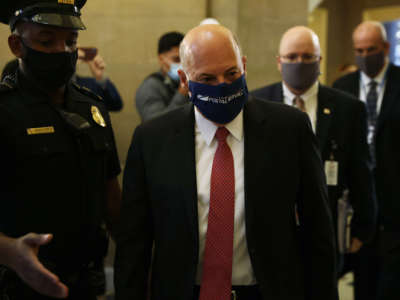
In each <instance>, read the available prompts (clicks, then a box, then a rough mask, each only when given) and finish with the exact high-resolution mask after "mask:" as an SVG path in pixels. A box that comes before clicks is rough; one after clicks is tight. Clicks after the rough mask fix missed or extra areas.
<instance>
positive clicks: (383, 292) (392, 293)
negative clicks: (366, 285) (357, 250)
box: [378, 232, 400, 300]
mask: <svg viewBox="0 0 400 300" xmlns="http://www.w3.org/2000/svg"><path fill="white" fill-rule="evenodd" d="M380 238H381V240H380V242H381V245H382V249H381V253H382V256H381V265H382V267H381V273H380V278H379V287H378V300H398V299H400V232H383V233H382V234H381V237H380Z"/></svg>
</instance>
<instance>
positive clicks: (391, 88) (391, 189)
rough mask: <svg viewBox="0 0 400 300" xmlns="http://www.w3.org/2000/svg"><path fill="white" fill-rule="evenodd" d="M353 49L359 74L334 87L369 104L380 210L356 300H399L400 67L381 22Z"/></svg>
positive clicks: (365, 28)
mask: <svg viewBox="0 0 400 300" xmlns="http://www.w3.org/2000/svg"><path fill="white" fill-rule="evenodd" d="M353 45H354V50H355V55H356V62H357V65H358V67H359V69H360V71H356V72H354V73H351V74H348V75H346V76H344V77H342V78H340V79H338V80H337V81H336V82H335V83H334V85H333V86H334V87H335V88H338V89H341V90H344V91H346V92H349V93H350V94H353V95H355V96H356V97H358V98H360V99H361V100H362V101H363V102H365V104H366V106H367V111H368V129H369V130H368V142H369V145H370V152H371V155H372V157H373V164H374V165H373V167H374V172H373V173H374V179H375V186H376V194H377V201H378V206H379V213H378V226H377V229H378V233H377V236H376V238H375V239H374V240H373V241H372V242H371V243H370V244H369V245H367V247H365V249H363V251H361V252H360V254H359V256H358V259H357V261H356V266H355V296H356V299H357V300H359V299H362V300H365V299H367V300H368V299H373V300H375V299H385V300H390V299H400V284H399V282H400V201H399V191H398V184H399V182H400V156H399V153H400V140H399V134H400V84H399V83H400V68H399V67H396V66H394V65H393V64H391V63H389V61H388V54H389V43H388V42H387V39H386V32H385V28H384V27H383V26H382V24H380V23H378V22H371V21H370V22H364V23H361V24H360V25H359V26H358V27H357V28H356V29H355V31H354V33H353ZM377 295H378V296H377Z"/></svg>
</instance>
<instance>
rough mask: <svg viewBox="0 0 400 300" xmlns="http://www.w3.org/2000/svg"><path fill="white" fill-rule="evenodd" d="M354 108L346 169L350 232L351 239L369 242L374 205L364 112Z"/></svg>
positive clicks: (371, 234) (375, 205)
mask: <svg viewBox="0 0 400 300" xmlns="http://www.w3.org/2000/svg"><path fill="white" fill-rule="evenodd" d="M355 108H356V111H355V112H354V113H353V114H352V115H353V116H354V122H353V124H354V128H353V134H352V138H351V140H352V142H353V145H352V147H351V150H352V153H351V159H350V169H349V174H350V176H349V199H350V201H351V204H352V206H353V209H354V215H353V220H352V224H351V232H352V236H353V237H357V238H359V239H360V240H361V241H363V242H368V241H369V240H370V239H371V238H372V237H373V235H374V232H375V224H376V216H377V204H376V199H375V193H374V188H373V179H372V173H371V170H370V154H369V148H368V144H367V117H366V109H365V106H364V105H363V104H361V103H360V105H358V106H355Z"/></svg>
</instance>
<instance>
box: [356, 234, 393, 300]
mask: <svg viewBox="0 0 400 300" xmlns="http://www.w3.org/2000/svg"><path fill="white" fill-rule="evenodd" d="M351 260H352V261H351V263H352V265H353V270H354V299H355V300H399V299H400V233H397V232H396V233H392V232H378V234H377V236H376V237H375V239H374V240H373V241H372V242H371V243H369V244H366V245H364V246H363V247H362V248H361V250H360V252H359V253H357V254H356V255H352V258H351Z"/></svg>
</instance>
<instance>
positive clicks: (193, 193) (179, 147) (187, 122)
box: [169, 105, 198, 248]
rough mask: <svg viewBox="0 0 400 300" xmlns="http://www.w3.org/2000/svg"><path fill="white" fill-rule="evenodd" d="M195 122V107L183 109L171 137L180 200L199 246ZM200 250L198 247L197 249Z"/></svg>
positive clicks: (172, 163) (172, 162) (172, 156)
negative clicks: (182, 200)
mask: <svg viewBox="0 0 400 300" xmlns="http://www.w3.org/2000/svg"><path fill="white" fill-rule="evenodd" d="M194 124H195V121H194V108H193V105H187V106H185V107H184V108H183V113H182V115H181V119H179V120H178V121H177V122H176V128H175V130H174V132H173V134H172V136H171V139H170V143H171V144H170V145H171V151H170V153H169V159H170V161H171V165H172V166H173V167H174V168H175V169H177V171H176V174H179V177H178V178H175V179H174V180H176V181H177V182H180V187H181V189H180V191H179V193H180V195H177V196H178V197H179V198H181V199H184V202H185V203H184V205H185V211H186V217H187V223H188V225H189V226H190V228H192V230H193V237H194V243H195V245H198V213H197V183H196V158H195V131H194V128H195V125H194ZM197 248H198V247H197Z"/></svg>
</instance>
